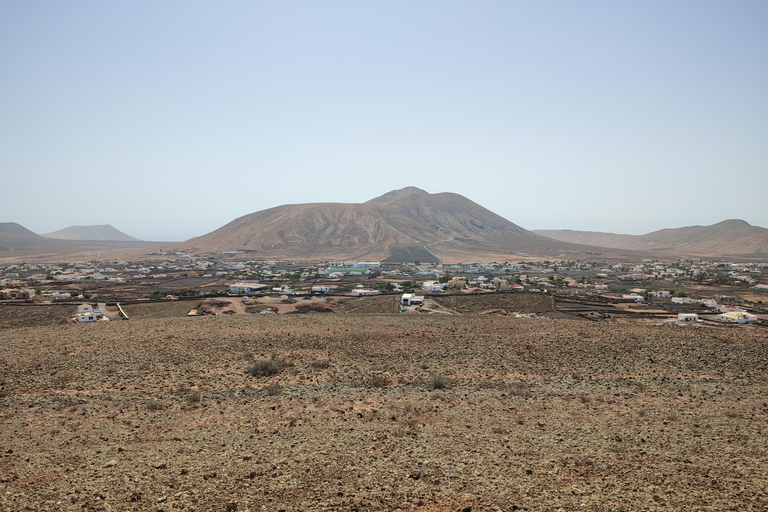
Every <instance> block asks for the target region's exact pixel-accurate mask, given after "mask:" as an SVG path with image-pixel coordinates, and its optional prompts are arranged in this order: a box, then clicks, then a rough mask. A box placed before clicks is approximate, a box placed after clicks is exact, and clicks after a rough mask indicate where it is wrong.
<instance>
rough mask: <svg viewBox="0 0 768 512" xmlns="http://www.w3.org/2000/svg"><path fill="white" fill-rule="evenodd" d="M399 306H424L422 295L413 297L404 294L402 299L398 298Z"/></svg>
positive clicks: (413, 295)
mask: <svg viewBox="0 0 768 512" xmlns="http://www.w3.org/2000/svg"><path fill="white" fill-rule="evenodd" d="M400 305H401V306H416V305H419V306H422V305H424V296H423V295H415V294H413V293H404V294H403V295H402V297H400Z"/></svg>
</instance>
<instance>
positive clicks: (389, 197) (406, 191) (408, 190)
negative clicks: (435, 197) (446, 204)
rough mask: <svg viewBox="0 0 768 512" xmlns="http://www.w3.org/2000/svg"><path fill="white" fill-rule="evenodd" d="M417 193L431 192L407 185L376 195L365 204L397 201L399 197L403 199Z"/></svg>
mask: <svg viewBox="0 0 768 512" xmlns="http://www.w3.org/2000/svg"><path fill="white" fill-rule="evenodd" d="M415 194H429V192H427V191H426V190H422V189H420V188H418V187H405V188H401V189H399V190H393V191H391V192H387V193H386V194H384V195H381V196H379V197H374V198H373V199H371V200H369V201H366V202H365V204H371V203H389V202H391V201H397V200H398V199H402V198H404V197H408V196H412V195H415Z"/></svg>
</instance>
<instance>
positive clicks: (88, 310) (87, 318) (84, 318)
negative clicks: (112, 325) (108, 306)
mask: <svg viewBox="0 0 768 512" xmlns="http://www.w3.org/2000/svg"><path fill="white" fill-rule="evenodd" d="M103 316H104V310H103V309H101V308H98V309H93V307H91V305H90V304H80V305H79V306H77V313H75V320H77V321H78V322H95V321H96V320H101V318H102V317H103Z"/></svg>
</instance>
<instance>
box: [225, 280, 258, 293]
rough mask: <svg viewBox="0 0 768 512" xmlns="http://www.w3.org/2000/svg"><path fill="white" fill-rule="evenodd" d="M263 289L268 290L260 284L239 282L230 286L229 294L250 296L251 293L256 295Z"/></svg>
mask: <svg viewBox="0 0 768 512" xmlns="http://www.w3.org/2000/svg"><path fill="white" fill-rule="evenodd" d="M262 288H266V285H263V284H260V283H246V282H242V281H238V282H236V283H235V284H231V285H229V293H234V294H239V293H243V294H250V293H256V292H258V291H259V290H261V289H262Z"/></svg>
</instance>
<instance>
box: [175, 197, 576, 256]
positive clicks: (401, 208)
mask: <svg viewBox="0 0 768 512" xmlns="http://www.w3.org/2000/svg"><path fill="white" fill-rule="evenodd" d="M177 248H184V249H195V250H197V251H200V252H223V251H252V252H254V253H256V255H258V257H259V258H267V259H307V260H318V259H375V260H384V261H392V262H397V261H414V260H418V261H424V262H428V261H440V260H452V261H457V260H462V259H469V258H473V259H476V258H487V259H498V258H502V259H503V258H505V256H510V255H513V254H520V253H533V254H544V255H551V256H552V257H555V256H557V255H559V254H561V253H563V252H573V253H582V252H583V251H584V250H585V249H589V248H585V247H583V246H578V245H574V244H568V243H563V242H558V241H555V240H552V239H550V238H546V237H544V236H541V235H537V234H535V233H532V232H531V231H527V230H525V229H523V228H521V227H520V226H518V225H516V224H513V223H512V222H510V221H508V220H506V219H504V218H502V217H500V216H498V215H496V214H495V213H493V212H491V211H489V210H487V209H485V208H483V207H482V206H480V205H478V204H476V203H474V202H472V201H470V200H469V199H467V198H465V197H463V196H461V195H458V194H453V193H439V194H429V193H427V192H425V191H424V190H421V189H419V188H416V187H408V188H404V189H401V190H395V191H392V192H388V193H387V194H384V195H382V196H380V197H377V198H375V199H371V200H370V201H367V202H365V203H362V204H347V203H313V204H293V205H285V206H278V207H275V208H270V209H268V210H262V211H259V212H256V213H252V214H250V215H245V216H243V217H240V218H238V219H235V220H233V221H232V222H230V223H229V224H226V225H225V226H223V227H221V228H219V229H217V230H215V231H212V232H211V233H208V234H206V235H203V236H200V237H197V238H193V239H191V240H188V241H186V242H183V243H182V244H179V245H177ZM572 257H575V254H574V255H573V256H572Z"/></svg>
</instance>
